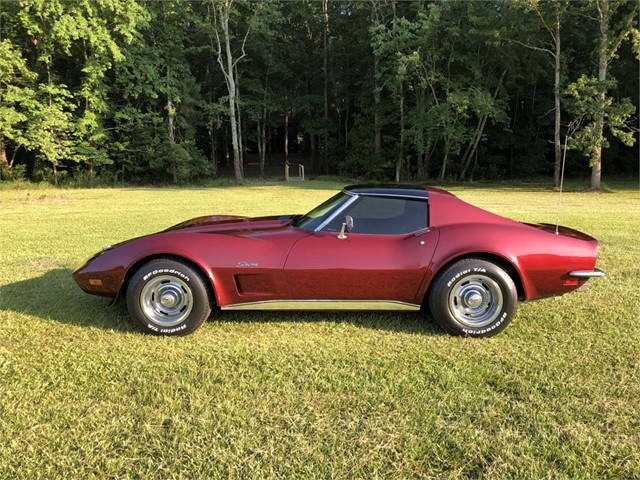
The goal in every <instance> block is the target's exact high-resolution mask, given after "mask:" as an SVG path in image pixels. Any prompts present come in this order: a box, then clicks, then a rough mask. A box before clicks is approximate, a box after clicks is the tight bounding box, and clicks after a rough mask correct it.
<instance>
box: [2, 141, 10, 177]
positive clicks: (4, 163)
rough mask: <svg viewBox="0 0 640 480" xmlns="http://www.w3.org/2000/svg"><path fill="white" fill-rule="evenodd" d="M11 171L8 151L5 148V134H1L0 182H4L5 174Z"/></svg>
mask: <svg viewBox="0 0 640 480" xmlns="http://www.w3.org/2000/svg"><path fill="white" fill-rule="evenodd" d="M8 171H9V162H8V161H7V150H6V149H5V147H4V134H2V133H0V180H2V174H3V172H8Z"/></svg>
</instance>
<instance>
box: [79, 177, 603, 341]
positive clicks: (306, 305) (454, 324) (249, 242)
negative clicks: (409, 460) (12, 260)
mask: <svg viewBox="0 0 640 480" xmlns="http://www.w3.org/2000/svg"><path fill="white" fill-rule="evenodd" d="M597 252H598V241H597V240H595V239H594V238H592V237H590V236H588V235H586V234H584V233H581V232H578V231H576V230H573V229H570V228H566V227H556V226H552V225H548V224H528V223H520V222H516V221H513V220H509V219H507V218H504V217H501V216H498V215H495V214H493V213H490V212H488V211H485V210H483V209H480V208H478V207H475V206H473V205H470V204H468V203H466V202H464V201H462V200H460V199H459V198H457V197H456V196H454V195H452V194H451V193H449V192H446V191H444V190H440V189H436V188H428V187H422V186H418V185H352V186H348V187H345V188H344V189H343V190H342V191H341V192H339V193H337V194H336V195H334V196H333V197H331V198H330V199H328V200H327V201H325V202H324V203H322V204H321V205H319V206H318V207H316V208H314V209H313V210H311V211H310V212H309V213H307V214H305V215H283V216H275V217H259V218H247V217H239V216H205V217H199V218H195V219H192V220H188V221H185V222H183V223H180V224H178V225H175V226H173V227H170V228H168V229H167V230H164V231H162V232H158V233H155V234H152V235H147V236H143V237H139V238H134V239H132V240H128V241H125V242H122V243H120V244H118V245H114V246H107V247H105V248H104V249H103V250H102V251H101V252H99V253H98V254H96V255H95V256H93V257H92V258H91V259H89V260H88V261H87V262H86V263H85V264H84V265H83V266H82V267H80V268H79V269H78V270H76V271H75V272H74V273H73V278H74V280H75V281H76V283H77V284H78V285H79V286H80V288H81V289H82V290H84V291H85V292H87V293H90V294H93V295H101V296H105V297H111V298H113V299H114V300H115V301H117V300H120V299H124V301H126V304H127V308H128V310H129V313H130V315H131V317H132V318H133V319H134V320H135V321H136V322H137V323H138V324H139V326H140V327H141V328H142V329H143V330H144V331H146V332H148V333H152V334H158V335H186V334H189V333H191V332H193V331H194V330H196V329H197V328H198V327H200V326H201V325H202V324H203V323H204V322H205V321H206V319H207V318H208V317H209V315H210V313H211V311H212V309H213V308H219V309H222V310H403V311H416V312H420V311H427V310H430V311H431V314H432V316H433V318H434V319H435V321H436V322H437V323H438V324H439V325H440V326H442V328H443V329H444V330H446V331H447V332H449V333H451V334H454V335H465V336H472V337H487V336H491V335H495V334H497V333H499V332H501V331H502V330H504V329H505V328H506V327H507V325H508V324H509V323H510V322H511V320H512V319H513V317H514V316H515V314H516V309H517V305H518V302H522V301H528V300H534V299H539V298H544V297H549V296H555V295H562V294H565V293H569V292H571V291H574V290H576V289H578V288H580V287H581V286H583V285H584V284H585V282H586V281H587V280H588V279H589V278H590V277H602V276H604V272H602V271H601V270H599V269H596V268H595V264H596V257H597Z"/></svg>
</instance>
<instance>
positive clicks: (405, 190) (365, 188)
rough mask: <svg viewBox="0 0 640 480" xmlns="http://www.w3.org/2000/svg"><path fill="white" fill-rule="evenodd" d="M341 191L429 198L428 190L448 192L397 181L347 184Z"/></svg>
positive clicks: (354, 193)
mask: <svg viewBox="0 0 640 480" xmlns="http://www.w3.org/2000/svg"><path fill="white" fill-rule="evenodd" d="M343 191H344V192H345V193H348V194H351V195H364V196H367V195H369V196H383V197H411V198H424V199H428V198H429V192H432V193H433V192H438V193H448V192H444V191H443V190H440V189H437V188H428V187H425V186H423V185H408V184H407V185H405V184H397V183H383V184H363V185H349V186H347V187H344V189H343Z"/></svg>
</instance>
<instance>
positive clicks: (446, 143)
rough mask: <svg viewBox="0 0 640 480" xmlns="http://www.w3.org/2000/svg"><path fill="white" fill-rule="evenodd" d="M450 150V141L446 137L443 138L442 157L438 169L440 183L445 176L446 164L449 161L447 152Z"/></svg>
mask: <svg viewBox="0 0 640 480" xmlns="http://www.w3.org/2000/svg"><path fill="white" fill-rule="evenodd" d="M450 149H451V140H450V139H449V136H448V135H445V137H444V157H443V158H442V166H441V167H440V181H444V178H445V176H446V174H447V163H448V161H449V150H450Z"/></svg>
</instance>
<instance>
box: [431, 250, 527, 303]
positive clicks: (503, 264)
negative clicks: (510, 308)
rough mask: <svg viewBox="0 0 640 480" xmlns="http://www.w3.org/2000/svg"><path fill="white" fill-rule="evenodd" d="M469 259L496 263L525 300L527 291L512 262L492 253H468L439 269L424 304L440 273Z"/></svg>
mask: <svg viewBox="0 0 640 480" xmlns="http://www.w3.org/2000/svg"><path fill="white" fill-rule="evenodd" d="M467 258H477V259H479V260H486V261H487V262H491V263H494V264H496V265H497V266H499V267H500V268H502V269H503V270H504V271H505V272H507V274H508V275H509V276H510V277H511V279H512V280H513V283H515V285H516V291H517V293H518V300H524V298H525V291H524V284H523V283H522V278H520V274H519V273H518V270H516V267H514V266H513V264H512V263H511V262H509V261H508V260H506V259H505V258H503V257H501V256H499V255H493V254H491V253H468V254H466V255H461V256H459V257H455V258H453V259H451V260H449V261H448V262H447V263H445V264H444V265H442V266H441V267H440V268H439V269H438V271H437V272H436V273H435V274H434V275H433V278H432V279H431V281H430V282H429V288H428V289H427V292H426V293H425V295H424V299H423V304H426V302H428V299H429V293H430V291H431V288H432V287H433V284H434V283H435V282H434V281H433V280H434V279H435V278H436V277H437V276H438V275H439V274H440V272H444V271H445V270H446V269H447V268H449V267H450V266H451V265H453V264H454V263H456V262H459V261H460V260H464V259H467Z"/></svg>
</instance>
